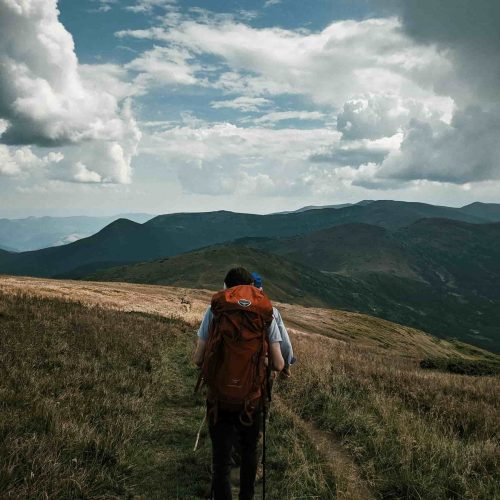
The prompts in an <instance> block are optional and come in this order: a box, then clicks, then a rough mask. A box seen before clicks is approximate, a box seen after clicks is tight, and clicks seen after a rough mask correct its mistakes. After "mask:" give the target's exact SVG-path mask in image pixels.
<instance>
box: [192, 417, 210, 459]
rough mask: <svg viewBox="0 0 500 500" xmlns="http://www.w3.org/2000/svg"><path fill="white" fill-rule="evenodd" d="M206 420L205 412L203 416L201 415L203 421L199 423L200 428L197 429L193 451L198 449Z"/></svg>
mask: <svg viewBox="0 0 500 500" xmlns="http://www.w3.org/2000/svg"><path fill="white" fill-rule="evenodd" d="M206 419H207V412H205V414H204V415H203V420H202V421H201V425H200V428H199V429H198V434H197V435H196V442H195V443H194V448H193V451H196V450H197V449H198V443H199V442H200V435H201V430H202V429H203V424H204V423H205V420H206Z"/></svg>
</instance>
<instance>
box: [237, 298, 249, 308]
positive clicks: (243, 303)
mask: <svg viewBox="0 0 500 500" xmlns="http://www.w3.org/2000/svg"><path fill="white" fill-rule="evenodd" d="M238 304H239V305H240V306H241V307H249V306H251V305H252V303H251V302H250V301H249V300H247V299H240V300H238Z"/></svg>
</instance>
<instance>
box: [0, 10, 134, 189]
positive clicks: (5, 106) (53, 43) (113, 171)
mask: <svg viewBox="0 0 500 500" xmlns="http://www.w3.org/2000/svg"><path fill="white" fill-rule="evenodd" d="M113 71H115V74H113ZM117 71H119V70H116V68H115V69H114V70H113V68H112V67H111V66H102V67H100V68H99V67H98V68H92V67H91V66H86V67H82V66H81V65H79V62H78V59H77V57H76V54H75V50H74V42H73V38H72V36H71V34H70V33H69V32H68V31H67V30H66V29H65V28H64V26H63V25H62V23H61V22H60V20H59V11H58V9H57V2H56V0H23V1H22V2H14V1H12V0H0V117H1V118H3V119H4V120H5V121H6V122H7V127H6V129H5V130H4V131H3V133H2V135H1V136H0V142H2V143H4V144H8V145H37V146H40V147H57V148H61V147H63V146H67V145H72V151H71V152H68V153H66V152H65V153H64V160H63V161H62V162H60V165H59V167H60V170H61V172H70V171H71V170H74V169H76V170H78V169H79V167H77V164H78V162H79V161H80V160H79V159H78V158H79V156H80V154H81V155H82V156H86V157H87V158H88V161H89V163H90V164H91V167H88V169H89V171H93V172H95V173H96V175H92V176H90V177H89V176H88V175H83V176H82V175H78V174H77V175H76V176H75V177H74V179H73V180H75V181H83V182H87V181H89V180H90V181H92V182H95V181H96V179H97V176H99V179H100V180H101V181H104V182H111V183H121V182H128V181H129V180H130V170H131V165H130V162H131V159H132V156H133V155H134V154H135V153H136V148H137V143H138V141H139V138H140V132H139V129H138V127H137V124H136V122H135V120H134V118H133V116H132V113H131V111H130V106H129V105H128V104H126V103H125V101H124V98H125V97H126V96H127V95H130V94H131V93H133V91H132V89H131V88H130V87H127V85H126V84H124V83H120V78H119V77H118V75H117V74H116V72H117ZM104 82H107V83H108V85H107V86H103V85H102V84H103V83H104ZM111 83H113V85H111ZM113 92H116V94H115V93H113ZM102 151H107V152H109V154H106V155H105V156H104V157H103V156H102V155H101V152H102ZM118 151H121V153H120V154H118V153H117V152H118ZM108 161H109V162H110V163H108ZM63 167H64V168H63ZM65 169H66V170H65ZM80 170H81V169H80ZM64 175H65V176H66V174H64Z"/></svg>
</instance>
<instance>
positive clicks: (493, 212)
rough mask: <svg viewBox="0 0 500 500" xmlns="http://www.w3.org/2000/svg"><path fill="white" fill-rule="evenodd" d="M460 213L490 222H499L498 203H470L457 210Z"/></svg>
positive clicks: (499, 209) (499, 206) (499, 207)
mask: <svg viewBox="0 0 500 500" xmlns="http://www.w3.org/2000/svg"><path fill="white" fill-rule="evenodd" d="M459 210H460V212H461V213H463V214H468V215H473V216H475V217H480V218H481V219H485V220H488V221H490V222H500V203H480V202H476V203H471V204H470V205H466V206H465V207H462V208H460V209H459Z"/></svg>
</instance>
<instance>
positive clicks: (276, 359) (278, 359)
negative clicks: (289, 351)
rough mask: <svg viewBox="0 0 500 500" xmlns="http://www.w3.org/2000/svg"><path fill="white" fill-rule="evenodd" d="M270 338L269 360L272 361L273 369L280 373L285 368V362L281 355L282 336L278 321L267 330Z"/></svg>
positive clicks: (274, 321) (273, 322) (272, 323)
mask: <svg viewBox="0 0 500 500" xmlns="http://www.w3.org/2000/svg"><path fill="white" fill-rule="evenodd" d="M267 334H268V338H269V360H270V361H271V369H272V370H276V371H278V372H280V371H281V370H283V368H284V367H285V360H284V359H283V356H282V355H281V347H280V344H281V334H280V330H279V328H278V324H277V323H276V320H275V319H274V318H273V321H272V322H271V324H270V325H269V328H268V329H267Z"/></svg>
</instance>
